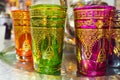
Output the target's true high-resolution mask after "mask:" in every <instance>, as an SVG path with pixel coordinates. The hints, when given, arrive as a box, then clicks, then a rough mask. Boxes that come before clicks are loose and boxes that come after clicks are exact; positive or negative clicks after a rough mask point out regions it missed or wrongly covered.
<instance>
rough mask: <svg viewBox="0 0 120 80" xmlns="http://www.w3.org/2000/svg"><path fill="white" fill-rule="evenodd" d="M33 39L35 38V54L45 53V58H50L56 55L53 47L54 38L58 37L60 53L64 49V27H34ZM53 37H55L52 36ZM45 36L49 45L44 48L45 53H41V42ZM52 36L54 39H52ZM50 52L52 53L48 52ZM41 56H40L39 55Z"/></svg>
mask: <svg viewBox="0 0 120 80" xmlns="http://www.w3.org/2000/svg"><path fill="white" fill-rule="evenodd" d="M32 35H33V36H32V37H33V38H32V39H33V46H34V50H33V51H34V55H36V54H39V55H43V56H41V57H42V58H43V59H48V60H50V59H51V58H52V57H53V56H54V52H53V47H52V40H53V38H54V39H57V41H58V42H59V43H58V45H59V49H58V53H60V52H61V50H62V46H61V45H62V44H63V37H64V36H63V35H64V28H45V27H42V28H40V27H32ZM52 37H53V38H52ZM45 38H47V39H48V46H47V49H46V50H44V53H41V50H40V49H39V46H40V44H41V43H42V41H44V40H45ZM51 38H52V39H51ZM47 53H50V54H47ZM38 58H40V57H38Z"/></svg>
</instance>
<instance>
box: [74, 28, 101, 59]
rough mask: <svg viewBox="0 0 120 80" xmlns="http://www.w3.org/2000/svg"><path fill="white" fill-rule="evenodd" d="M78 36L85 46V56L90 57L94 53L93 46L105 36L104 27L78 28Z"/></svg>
mask: <svg viewBox="0 0 120 80" xmlns="http://www.w3.org/2000/svg"><path fill="white" fill-rule="evenodd" d="M76 32H77V37H78V38H79V40H80V42H81V43H82V45H83V46H84V56H85V58H86V59H90V58H91V55H92V47H93V46H94V44H95V42H96V41H98V40H100V39H101V38H102V37H103V34H102V33H103V29H77V30H76Z"/></svg>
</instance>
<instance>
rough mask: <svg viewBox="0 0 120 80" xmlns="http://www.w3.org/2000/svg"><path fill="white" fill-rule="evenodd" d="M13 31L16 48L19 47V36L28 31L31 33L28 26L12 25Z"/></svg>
mask: <svg viewBox="0 0 120 80" xmlns="http://www.w3.org/2000/svg"><path fill="white" fill-rule="evenodd" d="M14 32H15V42H16V44H17V45H16V48H19V42H18V41H19V38H20V36H21V35H22V34H25V33H29V34H31V29H30V26H28V27H27V26H22V27H21V26H14Z"/></svg>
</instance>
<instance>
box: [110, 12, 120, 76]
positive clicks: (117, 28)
mask: <svg viewBox="0 0 120 80" xmlns="http://www.w3.org/2000/svg"><path fill="white" fill-rule="evenodd" d="M109 53H110V54H109V58H108V64H109V67H112V69H113V70H114V73H117V74H120V69H119V68H120V10H117V11H116V13H115V17H114V27H113V28H112V29H111V44H110V52H109Z"/></svg>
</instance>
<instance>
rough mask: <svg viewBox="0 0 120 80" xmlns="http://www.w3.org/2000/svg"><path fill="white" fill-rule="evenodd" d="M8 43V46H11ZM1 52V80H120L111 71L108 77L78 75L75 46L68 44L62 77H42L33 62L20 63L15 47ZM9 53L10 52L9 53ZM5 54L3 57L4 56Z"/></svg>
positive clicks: (66, 45)
mask: <svg viewBox="0 0 120 80" xmlns="http://www.w3.org/2000/svg"><path fill="white" fill-rule="evenodd" d="M11 43H12V42H11V41H8V43H7V44H6V45H8V44H11ZM4 51H5V52H6V53H5V54H4V52H3V53H2V52H0V80H119V79H120V75H117V74H115V72H114V71H113V69H109V70H108V71H109V72H107V73H109V74H107V76H100V77H84V76H79V77H78V76H77V75H76V58H75V46H74V45H70V44H66V43H65V47H64V56H63V63H62V75H61V76H54V75H42V74H38V73H36V72H35V71H34V70H33V65H32V63H31V62H27V63H25V62H19V61H17V59H16V55H15V49H14V45H13V44H12V45H11V46H10V47H9V48H6V49H5V50H4ZM7 51H8V52H7ZM2 54H3V55H2Z"/></svg>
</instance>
